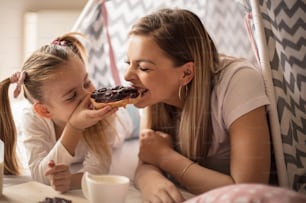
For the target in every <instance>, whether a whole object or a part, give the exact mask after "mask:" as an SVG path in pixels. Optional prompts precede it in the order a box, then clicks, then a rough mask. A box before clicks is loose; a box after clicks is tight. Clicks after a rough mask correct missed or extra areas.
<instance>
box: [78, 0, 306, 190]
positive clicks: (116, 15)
mask: <svg viewBox="0 0 306 203" xmlns="http://www.w3.org/2000/svg"><path fill="white" fill-rule="evenodd" d="M305 4H306V3H305V0H291V1H285V0H275V1H274V0H273V1H272V0H236V1H228V0H214V1H209V0H203V1H202V0H193V1H189V0H188V1H187V0H169V1H156V0H146V1H140V0H126V1H120V0H109V1H106V2H105V1H104V0H89V1H88V3H87V5H86V7H85V8H84V10H83V12H82V13H81V15H80V17H79V19H78V21H77V22H76V24H75V26H74V28H73V30H74V31H81V32H83V33H84V34H86V35H88V38H89V40H88V42H86V47H87V49H88V55H89V64H88V65H89V73H90V75H91V77H92V78H93V79H94V82H95V83H96V85H97V86H105V85H106V86H107V85H113V84H120V83H124V79H123V73H124V64H123V63H124V56H125V46H126V41H127V32H128V30H129V28H130V26H131V25H132V23H133V22H134V21H135V20H136V19H137V18H139V17H141V16H142V15H144V14H146V13H148V12H150V11H152V10H154V9H157V8H161V7H178V8H185V9H189V10H191V11H193V12H195V13H196V14H197V15H198V16H199V17H200V18H201V19H202V21H203V23H204V25H205V26H206V28H207V29H208V31H209V32H210V33H211V36H212V38H213V40H214V41H215V43H216V45H217V47H218V49H219V51H220V52H223V53H225V54H230V55H234V56H237V57H244V58H247V59H249V60H250V61H252V62H253V63H257V62H258V67H259V68H260V70H261V72H262V75H263V78H264V80H265V83H266V90H267V94H268V96H269V98H270V101H271V105H270V107H269V121H270V129H271V137H272V143H273V153H274V157H275V163H276V169H277V175H278V184H279V185H280V186H282V187H286V188H290V189H292V190H295V191H299V192H301V193H306V113H305V107H306V101H305V100H306V82H305V81H306V65H305V64H306V61H305V59H306V46H305V45H306V41H305V36H306V31H305V28H306V23H305V21H306V5H305ZM245 25H246V26H245Z"/></svg>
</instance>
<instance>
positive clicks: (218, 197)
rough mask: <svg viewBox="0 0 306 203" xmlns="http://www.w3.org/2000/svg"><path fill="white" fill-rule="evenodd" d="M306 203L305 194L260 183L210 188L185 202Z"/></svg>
mask: <svg viewBox="0 0 306 203" xmlns="http://www.w3.org/2000/svg"><path fill="white" fill-rule="evenodd" d="M255 202H256V203H291V202H292V203H306V195H304V194H301V193H297V192H295V191H292V190H289V189H285V188H281V187H273V186H268V185H262V184H236V185H229V186H225V187H221V188H217V189H214V190H211V191H209V192H206V193H203V194H201V195H198V196H196V197H193V198H192V199H189V200H187V201H185V203H255Z"/></svg>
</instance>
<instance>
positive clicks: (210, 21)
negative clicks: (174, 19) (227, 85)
mask: <svg viewBox="0 0 306 203" xmlns="http://www.w3.org/2000/svg"><path fill="white" fill-rule="evenodd" d="M205 10H206V13H205V16H204V18H203V22H204V25H205V26H206V28H207V30H208V31H209V33H210V35H211V36H212V38H213V40H214V41H215V43H216V45H217V47H218V49H219V51H220V52H222V53H225V54H229V55H232V56H237V57H243V58H247V59H249V60H250V61H251V62H253V63H254V64H255V63H256V59H255V56H254V52H253V50H252V48H251V44H250V42H249V39H248V35H247V32H246V29H245V26H244V15H245V11H244V8H243V7H242V6H241V4H238V3H236V2H234V1H228V0H214V1H209V0H207V3H206V8H205Z"/></svg>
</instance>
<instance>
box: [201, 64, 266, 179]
mask: <svg viewBox="0 0 306 203" xmlns="http://www.w3.org/2000/svg"><path fill="white" fill-rule="evenodd" d="M220 64H221V66H222V67H224V68H223V70H222V72H221V73H220V74H221V75H220V78H219V80H218V81H217V82H216V84H215V86H214V88H213V91H212V97H211V118H212V126H213V137H212V143H211V147H210V150H209V153H208V160H207V163H206V164H205V166H206V167H208V168H211V169H214V170H217V171H220V172H223V173H227V174H229V167H230V137H229V132H228V131H229V128H230V126H231V124H232V123H233V122H234V121H235V120H236V119H238V118H239V117H241V116H242V115H244V114H246V113H248V112H250V111H252V110H254V109H256V108H258V107H260V106H265V105H268V104H269V103H270V102H269V99H268V97H267V95H266V92H265V86H264V81H263V78H262V75H261V74H260V72H259V70H258V69H256V68H255V67H254V66H253V65H252V64H251V63H249V62H248V61H246V60H242V59H241V60H237V61H233V60H231V59H228V58H221V63H220Z"/></svg>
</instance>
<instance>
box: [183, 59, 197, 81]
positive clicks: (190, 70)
mask: <svg viewBox="0 0 306 203" xmlns="http://www.w3.org/2000/svg"><path fill="white" fill-rule="evenodd" d="M182 71H183V77H182V81H183V84H182V85H187V84H188V83H189V82H190V81H191V80H192V79H193V77H194V63H193V62H187V63H185V64H184V65H183V66H182Z"/></svg>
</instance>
